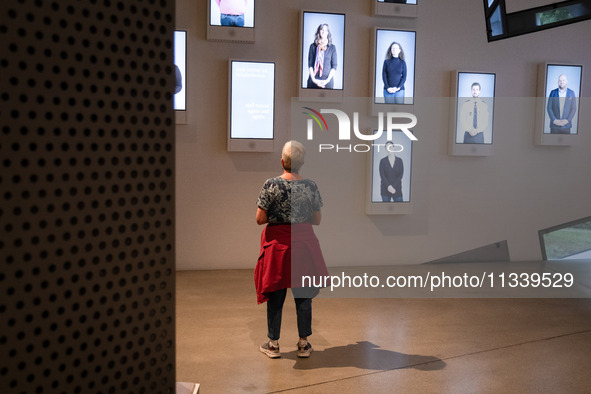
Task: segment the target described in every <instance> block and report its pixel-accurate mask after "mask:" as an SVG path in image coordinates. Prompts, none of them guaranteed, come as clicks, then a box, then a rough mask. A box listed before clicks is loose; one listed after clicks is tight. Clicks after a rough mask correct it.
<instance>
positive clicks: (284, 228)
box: [254, 141, 328, 358]
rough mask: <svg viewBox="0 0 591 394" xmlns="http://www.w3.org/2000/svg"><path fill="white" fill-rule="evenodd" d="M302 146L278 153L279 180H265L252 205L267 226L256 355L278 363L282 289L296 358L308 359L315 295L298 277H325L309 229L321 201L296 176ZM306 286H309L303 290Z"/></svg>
mask: <svg viewBox="0 0 591 394" xmlns="http://www.w3.org/2000/svg"><path fill="white" fill-rule="evenodd" d="M304 155H305V150H304V146H303V145H302V144H301V143H299V142H297V141H289V142H287V143H286V144H285V146H284V147H283V151H282V154H281V165H282V166H283V174H282V175H281V176H278V177H274V178H270V179H268V180H267V181H266V182H265V184H264V185H263V188H262V190H261V192H260V194H259V198H258V199H257V206H258V208H257V213H256V221H257V223H258V224H259V225H262V224H267V226H266V227H265V229H264V230H263V232H262V235H261V250H260V253H259V259H258V262H257V265H256V268H255V273H254V279H255V287H256V290H257V302H258V303H259V304H261V303H263V302H265V301H266V302H267V337H268V338H269V339H268V340H267V341H266V342H265V343H263V344H262V345H261V346H260V348H259V350H260V351H261V352H262V353H264V354H266V355H267V356H269V357H271V358H277V357H281V353H280V352H279V343H278V340H279V336H280V333H281V315H282V311H283V303H284V302H285V297H286V295H287V289H288V288H291V291H292V294H293V298H294V301H295V305H296V314H297V325H298V334H299V341H298V343H297V349H298V357H310V353H312V345H311V344H310V342H308V336H309V335H311V334H312V297H314V296H315V295H317V294H318V289H315V288H313V287H303V285H304V284H306V283H305V282H304V280H303V278H302V277H303V276H304V275H306V276H310V277H314V276H322V277H324V276H327V275H328V271H327V269H326V264H325V263H324V258H323V257H322V251H321V250H320V244H319V243H318V239H317V238H316V235H315V234H314V230H313V229H312V225H319V224H320V220H321V213H320V208H321V207H322V197H320V192H319V191H318V186H316V183H315V182H314V181H312V180H310V179H304V178H303V177H302V176H300V174H299V170H300V167H301V166H302V165H303V164H304ZM307 286H313V285H312V284H308V285H307Z"/></svg>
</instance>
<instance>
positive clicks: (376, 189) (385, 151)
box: [366, 131, 412, 215]
mask: <svg viewBox="0 0 591 394" xmlns="http://www.w3.org/2000/svg"><path fill="white" fill-rule="evenodd" d="M376 132H377V131H374V134H375V133H376ZM367 167H368V177H367V199H366V213H367V214H368V215H394V214H408V213H411V212H412V203H411V201H412V199H411V197H412V196H411V185H412V182H411V180H412V141H411V140H410V139H409V138H408V137H407V136H406V135H405V134H404V133H403V132H402V131H393V132H392V138H391V139H388V134H387V133H385V132H384V133H382V135H381V136H380V137H379V138H377V139H376V140H375V141H374V143H373V149H372V150H371V151H370V152H368V166H367Z"/></svg>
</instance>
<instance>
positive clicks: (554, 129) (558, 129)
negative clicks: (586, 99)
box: [546, 74, 577, 134]
mask: <svg viewBox="0 0 591 394" xmlns="http://www.w3.org/2000/svg"><path fill="white" fill-rule="evenodd" d="M546 110H547V111H548V116H549V117H550V134H570V133H571V129H572V127H573V124H572V120H573V118H574V116H575V113H576V112H577V99H576V97H575V92H574V91H573V90H572V89H569V88H568V78H567V77H566V75H565V74H560V76H559V77H558V87H557V88H556V89H553V90H552V91H551V92H550V96H549V97H548V104H547V106H546Z"/></svg>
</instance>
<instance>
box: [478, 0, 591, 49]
mask: <svg viewBox="0 0 591 394" xmlns="http://www.w3.org/2000/svg"><path fill="white" fill-rule="evenodd" d="M507 1H508V0H484V15H485V22H486V32H487V37H488V41H489V42H490V41H496V40H502V39H505V38H509V37H514V36H518V35H521V34H528V33H534V32H537V31H540V30H545V29H550V28H553V27H559V26H564V25H567V24H570V23H575V22H581V21H584V20H587V19H591V1H589V0H567V1H560V2H556V3H553V4H545V5H541V6H538V7H534V8H529V9H521V10H519V11H516V12H509V13H508V12H507V8H506V5H505V3H506V2H507Z"/></svg>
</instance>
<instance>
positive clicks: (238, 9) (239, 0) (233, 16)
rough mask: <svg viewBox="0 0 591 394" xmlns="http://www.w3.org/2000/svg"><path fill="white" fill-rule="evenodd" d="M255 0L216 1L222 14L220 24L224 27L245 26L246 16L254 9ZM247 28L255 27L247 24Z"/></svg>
mask: <svg viewBox="0 0 591 394" xmlns="http://www.w3.org/2000/svg"><path fill="white" fill-rule="evenodd" d="M253 2H254V0H215V3H216V4H217V5H218V8H219V13H220V24H221V25H222V26H238V27H244V26H245V14H246V13H247V12H248V11H249V6H250V7H251V8H252V6H253V4H249V3H253ZM246 25H247V26H246V27H253V26H252V24H250V26H249V23H247V24H246Z"/></svg>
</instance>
